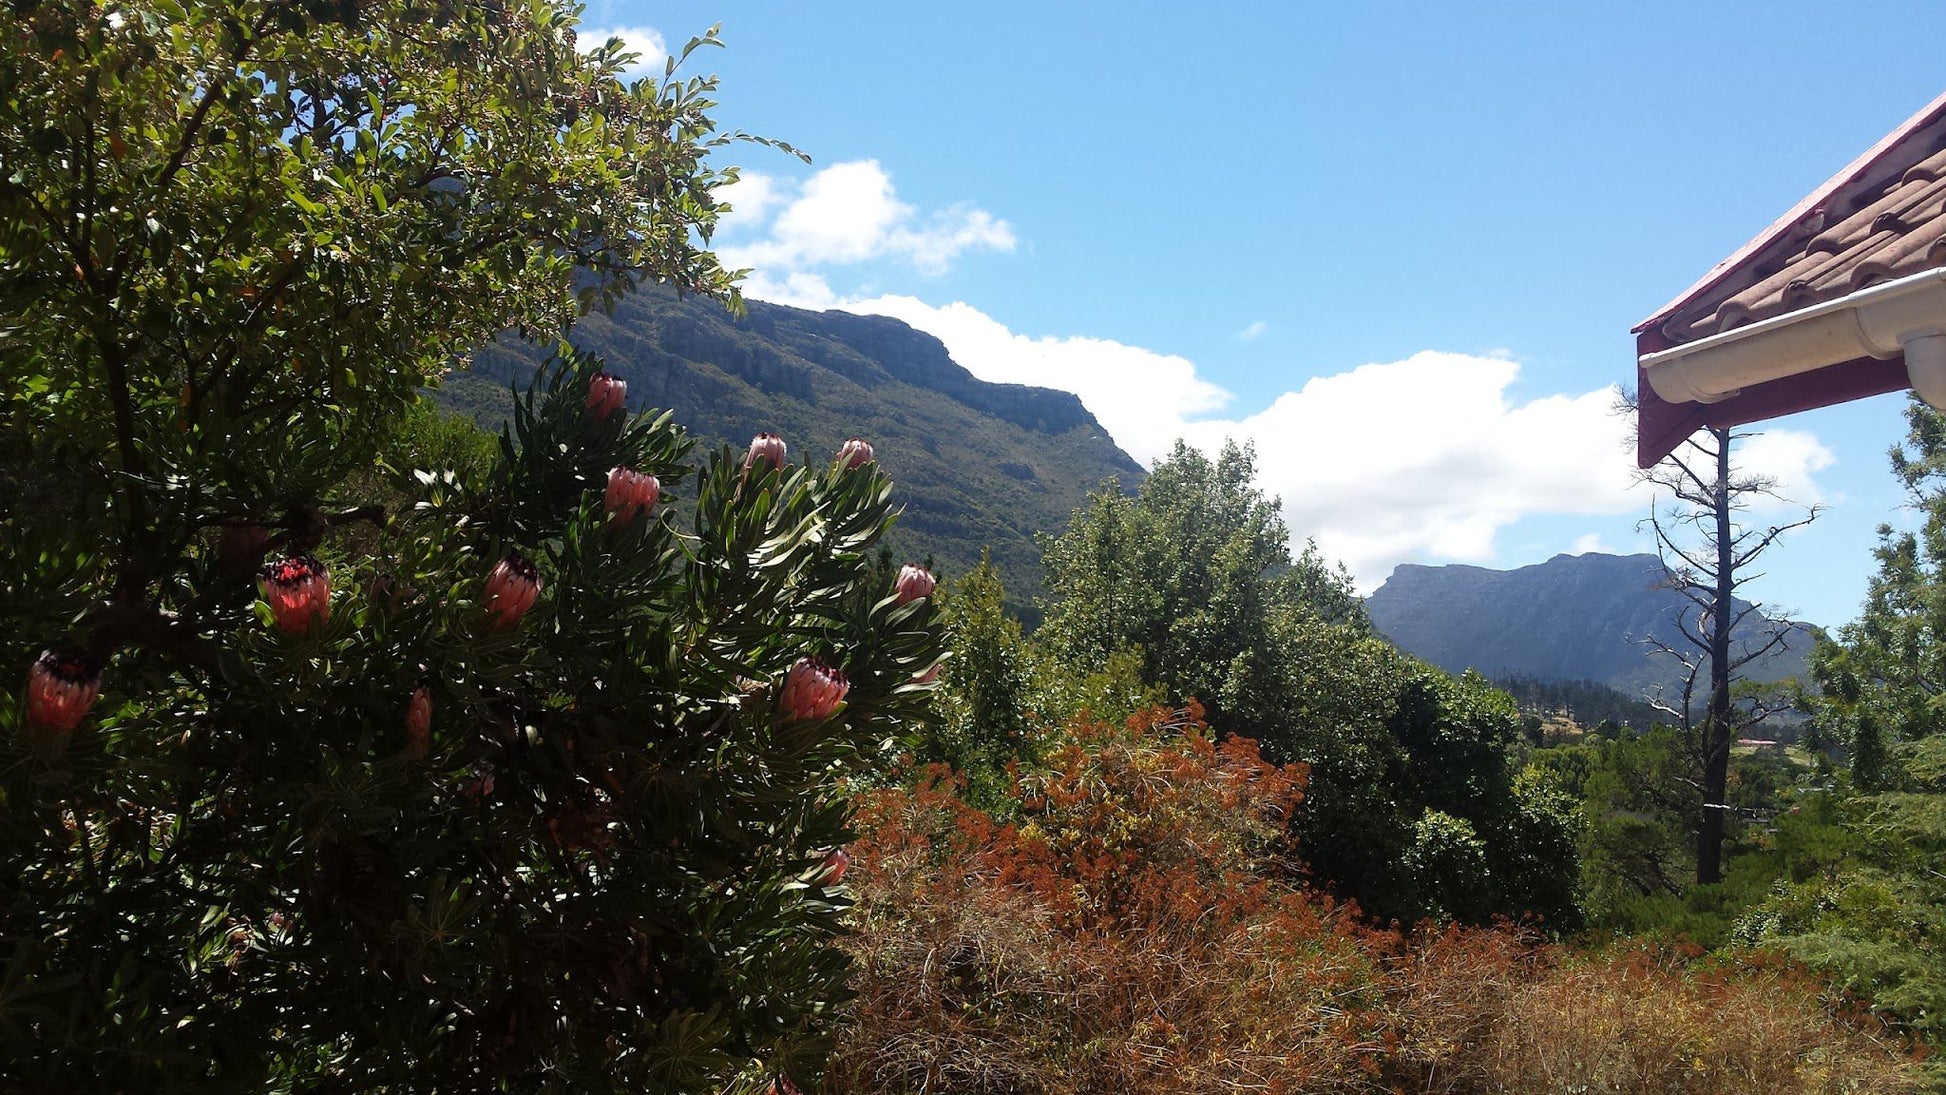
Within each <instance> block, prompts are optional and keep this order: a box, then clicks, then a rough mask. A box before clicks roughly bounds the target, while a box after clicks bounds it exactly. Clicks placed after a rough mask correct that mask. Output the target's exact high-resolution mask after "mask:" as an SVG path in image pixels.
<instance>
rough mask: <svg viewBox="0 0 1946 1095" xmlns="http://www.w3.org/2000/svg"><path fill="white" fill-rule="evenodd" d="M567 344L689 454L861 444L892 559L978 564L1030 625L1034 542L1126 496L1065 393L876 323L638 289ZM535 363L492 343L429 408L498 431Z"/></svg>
mask: <svg viewBox="0 0 1946 1095" xmlns="http://www.w3.org/2000/svg"><path fill="white" fill-rule="evenodd" d="M574 342H575V344H576V345H577V346H579V347H581V348H582V349H585V350H590V351H593V352H595V353H598V354H600V355H602V357H603V358H604V359H605V360H606V362H607V367H608V370H609V371H610V372H611V373H614V374H615V375H617V376H620V377H621V378H623V379H624V380H627V381H628V383H629V390H628V402H629V406H630V407H631V408H632V409H635V410H643V409H647V408H651V407H653V408H667V409H672V410H674V411H675V416H676V421H678V422H680V423H681V424H682V425H684V426H685V427H687V428H688V429H689V430H690V431H691V432H692V433H693V434H695V435H696V436H697V437H698V439H699V440H700V441H701V442H702V443H703V445H704V446H705V447H715V446H718V445H724V444H728V445H733V446H737V447H739V448H740V447H741V446H744V445H747V444H748V443H749V441H750V438H751V436H752V435H753V434H755V433H757V432H758V431H760V430H769V431H771V432H774V433H778V434H781V435H782V436H783V437H784V439H785V441H786V442H787V443H788V444H789V445H790V451H791V457H792V459H793V460H805V461H809V460H826V459H829V458H830V455H831V454H832V453H833V452H835V451H836V450H837V448H838V446H839V445H840V444H842V443H843V442H844V440H845V438H846V437H849V436H852V435H857V436H861V437H865V438H867V439H868V440H870V441H871V442H872V444H873V445H874V446H876V448H877V451H878V457H879V462H880V464H881V465H882V466H883V467H884V468H885V470H886V472H887V473H888V474H890V475H891V476H892V478H893V480H894V481H895V482H896V483H897V484H898V494H897V499H898V501H899V502H900V503H901V504H902V505H903V506H904V507H905V512H904V514H903V516H902V517H901V518H900V520H899V523H898V527H897V528H896V529H895V530H894V533H893V539H892V542H893V546H894V549H895V550H896V551H897V552H898V553H899V554H900V555H901V556H902V557H903V558H912V559H918V558H924V557H926V556H931V557H933V558H934V559H935V560H936V561H937V562H938V564H939V565H940V567H941V568H942V569H943V570H944V571H945V572H946V573H947V574H948V575H949V576H950V575H960V574H964V573H966V571H967V570H968V569H970V568H971V567H972V566H973V564H975V563H976V562H978V561H979V558H980V552H981V550H982V549H983V548H986V549H990V550H991V551H992V553H993V560H994V563H995V565H996V566H997V567H999V569H1000V572H1001V575H1002V578H1003V580H1004V581H1005V582H1006V583H1007V592H1008V599H1009V601H1011V602H1013V607H1015V608H1016V609H1017V610H1018V611H1020V612H1022V614H1023V615H1024V616H1026V617H1027V618H1029V619H1030V620H1031V619H1032V618H1033V617H1034V615H1035V613H1034V610H1033V606H1032V602H1033V598H1034V597H1035V596H1037V595H1038V594H1039V593H1040V582H1041V566H1040V551H1039V548H1038V547H1037V546H1036V544H1035V542H1034V535H1035V534H1036V533H1039V532H1059V531H1061V530H1062V529H1063V528H1065V527H1066V524H1067V521H1068V518H1069V516H1070V515H1071V514H1072V513H1073V511H1074V510H1075V509H1076V508H1078V507H1080V506H1081V505H1082V504H1083V503H1085V501H1086V499H1087V494H1088V492H1090V491H1092V490H1094V489H1095V488H1096V487H1097V486H1099V485H1100V484H1101V482H1102V481H1103V480H1105V479H1107V478H1109V477H1111V476H1114V477H1117V478H1119V479H1120V481H1121V482H1122V484H1123V485H1124V487H1132V486H1133V485H1134V484H1135V483H1137V482H1139V481H1140V480H1141V478H1142V476H1143V474H1144V473H1143V469H1142V466H1141V465H1140V464H1138V463H1136V462H1135V461H1134V460H1133V459H1131V458H1130V457H1129V456H1128V454H1127V453H1125V452H1123V451H1122V450H1121V449H1120V448H1119V447H1117V446H1116V444H1115V442H1114V441H1113V439H1111V438H1110V437H1109V436H1108V432H1107V431H1106V430H1104V429H1102V428H1101V424H1100V423H1099V422H1097V421H1096V420H1095V417H1094V415H1092V414H1090V413H1089V411H1088V409H1087V408H1086V407H1084V406H1083V405H1082V403H1081V400H1080V399H1079V398H1077V397H1076V396H1075V395H1073V394H1072V393H1069V392H1062V391H1055V390H1053V389H1049V388H1036V387H1030V386H1028V385H1024V384H995V383H991V382H989V381H985V380H981V379H979V378H978V377H975V376H974V375H973V374H972V373H970V372H968V371H967V370H966V369H965V368H963V367H961V366H960V365H959V364H958V363H957V362H955V361H953V359H952V357H951V355H950V354H948V353H947V351H946V347H945V345H944V344H942V343H941V342H940V341H939V340H938V339H936V338H934V337H933V336H931V335H928V334H925V333H923V332H921V331H917V330H914V329H913V328H912V327H910V326H908V325H906V324H905V323H903V322H901V321H899V320H896V319H891V318H887V317H884V316H862V315H853V314H851V313H848V312H837V311H829V312H812V311H806V310H804V309H801V308H789V307H784V306H782V305H774V304H764V303H761V302H757V301H752V302H750V305H749V314H748V315H747V317H745V318H742V319H736V318H733V317H731V316H730V314H729V313H728V312H727V311H726V310H725V309H724V308H723V306H722V305H720V304H718V303H715V302H713V301H708V300H699V299H683V300H679V299H677V298H676V297H675V295H674V294H673V293H670V292H667V291H664V290H660V289H656V288H644V289H643V290H642V291H641V292H638V293H635V294H631V295H629V296H627V297H624V298H623V299H621V300H620V301H618V302H617V305H616V308H615V311H614V314H613V315H612V316H610V315H602V314H600V313H596V314H593V315H590V316H588V317H586V318H584V319H583V320H581V322H579V323H578V324H576V326H575V328H574ZM539 360H540V358H539V355H538V354H537V352H536V351H534V350H533V349H532V348H531V347H528V346H526V345H524V344H520V343H516V342H513V341H512V340H503V341H502V342H499V343H496V344H495V345H493V346H490V347H488V348H486V349H485V350H483V351H481V352H480V353H479V354H477V355H476V356H475V360H474V364H473V367H472V369H471V370H469V371H467V372H463V373H457V374H454V375H452V376H449V377H448V378H447V379H446V380H445V382H444V385H443V387H442V388H441V390H440V392H439V398H440V400H441V401H442V402H444V403H446V404H447V405H449V406H453V407H457V408H461V409H464V410H467V411H469V412H471V413H472V414H473V415H474V417H475V418H477V419H479V420H481V421H482V422H484V423H488V424H496V425H497V423H498V421H499V420H500V419H501V418H502V417H503V416H504V415H505V414H506V413H507V412H506V408H507V395H506V393H507V385H508V383H509V382H515V383H519V384H523V385H524V384H525V383H526V380H527V378H529V377H530V376H532V374H533V370H534V367H535V365H536V364H537V363H538V361H539Z"/></svg>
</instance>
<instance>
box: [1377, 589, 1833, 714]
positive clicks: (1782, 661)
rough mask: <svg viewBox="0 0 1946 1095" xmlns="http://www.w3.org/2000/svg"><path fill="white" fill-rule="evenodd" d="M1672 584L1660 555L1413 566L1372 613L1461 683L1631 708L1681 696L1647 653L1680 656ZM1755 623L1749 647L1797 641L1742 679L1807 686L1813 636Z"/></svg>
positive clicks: (1678, 603) (1660, 662)
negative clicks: (1604, 692)
mask: <svg viewBox="0 0 1946 1095" xmlns="http://www.w3.org/2000/svg"><path fill="white" fill-rule="evenodd" d="M1664 575H1665V571H1664V570H1663V566H1662V561H1661V560H1660V559H1658V558H1656V557H1655V556H1653V555H1626V556H1617V555H1600V554H1588V555H1557V556H1555V557H1554V558H1552V559H1549V560H1548V561H1547V562H1545V563H1537V564H1535V565H1533V566H1526V567H1521V568H1519V569H1517V570H1488V569H1485V568H1483V567H1474V566H1459V565H1454V566H1436V567H1434V566H1418V565H1413V564H1406V565H1402V566H1400V567H1399V568H1398V569H1396V570H1394V571H1393V572H1392V576H1391V577H1390V578H1388V579H1386V581H1385V584H1384V585H1382V586H1380V587H1379V588H1378V589H1377V590H1375V591H1374V592H1373V593H1372V595H1371V596H1370V597H1369V598H1367V599H1366V601H1365V607H1366V610H1367V611H1368V612H1370V613H1371V617H1372V623H1373V624H1374V625H1375V626H1376V627H1377V628H1378V629H1379V630H1380V631H1381V632H1383V633H1384V634H1385V635H1386V636H1387V637H1389V638H1390V639H1391V640H1392V641H1393V642H1395V643H1397V644H1398V645H1399V646H1400V647H1401V648H1403V649H1405V650H1408V651H1410V652H1412V653H1413V654H1416V655H1418V656H1419V657H1421V658H1424V659H1426V660H1427V661H1429V662H1432V663H1433V664H1435V665H1438V666H1441V667H1443V668H1445V669H1449V670H1452V671H1455V672H1458V671H1460V670H1463V669H1467V668H1476V669H1479V670H1480V671H1481V672H1483V673H1485V674H1487V675H1488V676H1490V677H1513V676H1524V677H1533V678H1536V679H1539V680H1545V681H1571V680H1592V681H1599V682H1601V683H1603V684H1606V685H1609V686H1610V687H1612V688H1615V689H1617V690H1619V691H1621V692H1623V693H1625V694H1627V695H1629V696H1634V697H1640V696H1643V695H1646V694H1648V693H1649V692H1651V691H1653V690H1654V689H1655V688H1656V687H1657V686H1658V685H1660V686H1662V687H1664V688H1669V689H1671V690H1672V691H1671V695H1673V694H1674V693H1673V686H1674V683H1675V682H1676V680H1677V679H1678V674H1679V670H1678V669H1677V667H1675V665H1674V663H1673V662H1671V661H1670V660H1669V659H1667V658H1663V657H1657V656H1652V655H1651V654H1650V653H1649V650H1648V648H1647V647H1646V646H1645V645H1644V643H1643V641H1642V640H1644V639H1645V638H1651V637H1653V638H1659V639H1662V640H1664V641H1666V642H1669V643H1670V644H1671V645H1673V646H1677V647H1678V648H1681V647H1682V646H1683V640H1682V639H1681V638H1680V636H1679V634H1678V632H1677V631H1676V619H1677V613H1678V612H1679V611H1680V610H1681V609H1682V608H1683V607H1684V606H1685V605H1687V604H1688V602H1687V601H1685V600H1684V599H1683V597H1682V595H1681V594H1679V593H1677V592H1676V591H1674V590H1672V589H1668V588H1666V587H1665V586H1664V585H1663V584H1662V582H1663V579H1664ZM1741 603H1742V602H1739V604H1741ZM1759 620H1761V623H1759V622H1757V621H1759ZM1751 621H1752V624H1751V629H1750V630H1749V631H1748V635H1749V636H1750V638H1755V637H1757V636H1758V635H1760V634H1769V633H1771V632H1772V630H1773V629H1775V628H1780V627H1786V628H1790V629H1791V635H1790V636H1789V638H1788V639H1787V646H1788V649H1784V650H1779V651H1776V652H1773V653H1772V654H1770V655H1768V656H1766V657H1764V658H1762V659H1759V660H1758V661H1756V662H1753V663H1752V664H1750V665H1749V666H1747V667H1746V668H1745V669H1744V671H1743V672H1744V675H1745V676H1747V677H1748V678H1749V679H1751V680H1758V681H1775V680H1782V679H1783V678H1785V677H1792V676H1797V675H1799V674H1801V673H1802V672H1803V670H1804V659H1805V656H1806V655H1807V654H1808V653H1809V651H1810V647H1811V635H1812V629H1811V627H1810V625H1807V624H1801V623H1794V622H1791V621H1773V620H1769V619H1767V618H1763V617H1762V616H1761V614H1758V615H1753V616H1752V617H1751ZM1740 639H1741V641H1750V639H1743V638H1741V637H1740Z"/></svg>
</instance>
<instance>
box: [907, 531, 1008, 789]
mask: <svg viewBox="0 0 1946 1095" xmlns="http://www.w3.org/2000/svg"><path fill="white" fill-rule="evenodd" d="M941 615H942V618H943V619H944V620H945V622H946V646H947V649H948V650H950V651H951V652H952V656H951V657H950V658H949V659H948V660H947V662H946V664H945V667H944V669H943V671H942V673H941V677H940V689H939V694H938V697H937V700H936V706H937V708H938V713H939V721H938V723H937V724H936V725H935V727H934V728H933V732H932V733H931V734H930V735H929V736H928V738H927V739H926V742H925V748H924V749H923V751H922V753H921V756H920V758H919V759H921V760H923V761H929V762H939V763H944V764H948V765H950V766H952V767H953V768H954V769H955V770H956V771H958V772H960V773H962V774H964V775H965V776H966V778H967V779H968V781H969V784H970V786H969V788H968V793H969V795H970V797H971V798H972V799H973V801H975V802H978V803H980V804H981V805H982V806H986V807H989V808H991V807H993V806H995V805H997V804H999V803H1001V802H1003V801H1004V800H1005V798H1006V796H1007V794H1008V792H1009V787H1008V781H1007V775H1006V769H1007V762H1009V761H1014V760H1025V761H1032V760H1033V759H1034V755H1033V754H1034V747H1033V741H1032V737H1031V734H1032V730H1033V717H1034V716H1033V712H1032V711H1031V710H1030V704H1031V700H1030V698H1029V689H1030V685H1031V674H1032V668H1031V663H1030V659H1029V654H1028V650H1027V642H1026V640H1025V639H1023V638H1022V637H1021V634H1020V623H1019V621H1017V620H1015V619H1013V618H1012V617H1010V616H1008V615H1007V611H1006V590H1005V589H1003V588H1002V586H1001V584H1000V575H999V572H998V571H996V570H995V569H994V566H993V560H992V559H990V558H986V557H982V558H981V559H980V563H979V565H978V566H976V567H974V568H973V569H972V571H971V572H969V573H968V574H967V575H966V577H964V578H961V579H960V580H959V581H957V582H954V583H953V584H952V587H951V591H950V594H949V595H948V596H947V597H946V598H944V600H943V603H942V606H941Z"/></svg>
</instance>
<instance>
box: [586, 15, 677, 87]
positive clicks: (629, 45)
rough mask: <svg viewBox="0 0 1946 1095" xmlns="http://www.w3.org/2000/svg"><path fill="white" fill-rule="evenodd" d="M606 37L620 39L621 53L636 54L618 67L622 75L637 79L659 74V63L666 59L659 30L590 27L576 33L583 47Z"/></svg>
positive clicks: (665, 47) (666, 52)
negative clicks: (622, 49)
mask: <svg viewBox="0 0 1946 1095" xmlns="http://www.w3.org/2000/svg"><path fill="white" fill-rule="evenodd" d="M610 38H620V39H621V40H622V45H623V46H624V47H625V50H624V52H627V53H633V54H636V58H635V60H633V61H631V62H629V65H628V67H627V68H625V69H623V70H622V75H623V76H624V77H626V78H628V79H641V78H642V77H644V76H660V75H662V66H663V63H664V62H666V61H667V60H668V59H669V47H668V46H666V45H664V44H663V41H662V34H661V32H659V31H657V30H656V29H655V28H654V27H591V28H589V29H587V30H584V31H581V32H580V33H579V34H577V35H576V40H577V41H579V42H580V43H581V44H582V45H583V46H584V47H594V46H601V45H605V44H607V42H608V40H609V39H610Z"/></svg>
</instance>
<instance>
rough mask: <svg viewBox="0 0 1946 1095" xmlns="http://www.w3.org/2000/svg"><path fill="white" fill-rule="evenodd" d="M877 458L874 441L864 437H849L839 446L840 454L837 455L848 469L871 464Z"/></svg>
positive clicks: (841, 463) (838, 459)
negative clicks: (873, 445)
mask: <svg viewBox="0 0 1946 1095" xmlns="http://www.w3.org/2000/svg"><path fill="white" fill-rule="evenodd" d="M875 458H876V457H875V454H874V453H873V452H872V443H871V442H870V441H867V440H865V439H864V438H862V437H853V438H848V439H847V440H846V441H845V443H844V444H843V445H841V446H839V447H838V455H837V457H836V459H837V461H838V463H839V464H840V465H842V466H843V467H844V468H845V469H846V470H847V471H849V470H850V469H852V468H856V467H862V466H863V465H865V464H869V463H871V462H872V461H873V460H874V459H875Z"/></svg>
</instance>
